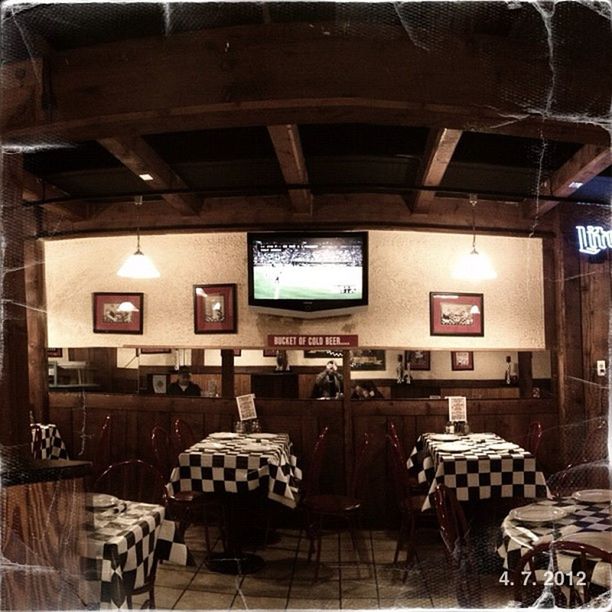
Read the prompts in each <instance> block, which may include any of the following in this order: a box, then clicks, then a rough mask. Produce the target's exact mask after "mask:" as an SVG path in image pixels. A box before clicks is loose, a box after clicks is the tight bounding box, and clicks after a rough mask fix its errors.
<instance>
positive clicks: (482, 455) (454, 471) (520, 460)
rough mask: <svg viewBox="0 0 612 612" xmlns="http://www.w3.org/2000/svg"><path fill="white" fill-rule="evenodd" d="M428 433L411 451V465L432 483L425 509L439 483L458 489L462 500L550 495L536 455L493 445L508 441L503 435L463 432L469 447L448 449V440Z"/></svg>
mask: <svg viewBox="0 0 612 612" xmlns="http://www.w3.org/2000/svg"><path fill="white" fill-rule="evenodd" d="M433 435H435V434H431V433H427V434H423V435H422V436H419V439H418V440H417V442H416V446H415V447H414V448H413V449H412V452H411V453H410V458H409V459H408V469H409V470H412V471H414V472H417V474H418V479H419V482H427V483H430V484H431V486H430V488H429V495H428V496H427V498H426V499H425V503H424V504H423V508H422V510H427V509H428V508H430V507H431V502H430V495H431V494H432V493H433V492H434V491H435V490H436V487H437V486H438V485H439V484H444V485H446V486H447V487H449V488H451V489H454V490H455V493H456V495H457V499H458V500H459V501H475V500H479V499H489V498H492V497H493V498H496V497H526V498H531V497H550V492H549V490H548V487H547V486H546V480H545V478H544V474H542V472H540V471H539V470H538V469H537V467H536V460H535V457H534V456H533V455H532V454H531V453H529V452H528V451H526V450H525V449H523V448H516V449H513V450H504V451H499V450H495V449H493V448H491V446H492V445H494V444H500V443H502V442H505V440H503V439H502V438H500V437H499V436H495V437H494V438H493V437H488V438H486V439H485V438H478V435H477V434H472V435H470V436H461V437H460V441H461V442H462V443H465V444H467V445H468V446H469V447H470V450H469V451H461V452H447V451H443V450H441V446H442V445H443V444H446V443H447V442H444V441H438V440H433V439H432V438H431V436H433Z"/></svg>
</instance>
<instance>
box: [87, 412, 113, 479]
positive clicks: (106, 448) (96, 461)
mask: <svg viewBox="0 0 612 612" xmlns="http://www.w3.org/2000/svg"><path fill="white" fill-rule="evenodd" d="M112 434H113V418H112V417H111V415H110V414H107V415H106V418H105V419H104V423H103V425H102V429H101V430H100V434H99V435H98V442H97V444H96V450H95V451H94V456H93V465H92V474H93V476H94V478H96V477H97V476H99V475H100V474H102V472H103V471H104V470H105V469H106V468H107V467H108V466H109V465H110V464H111V441H112Z"/></svg>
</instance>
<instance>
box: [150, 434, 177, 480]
mask: <svg viewBox="0 0 612 612" xmlns="http://www.w3.org/2000/svg"><path fill="white" fill-rule="evenodd" d="M151 447H152V449H153V456H154V457H155V464H156V467H157V469H158V470H159V471H160V472H161V474H162V476H163V477H164V480H165V481H166V482H167V481H168V480H170V473H171V472H172V468H174V466H175V465H177V463H178V462H177V456H176V453H175V450H174V446H173V445H172V441H171V439H170V434H169V433H168V432H167V431H166V430H165V429H164V428H163V427H160V426H159V425H156V426H155V427H153V429H152V430H151Z"/></svg>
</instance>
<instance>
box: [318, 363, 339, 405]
mask: <svg viewBox="0 0 612 612" xmlns="http://www.w3.org/2000/svg"><path fill="white" fill-rule="evenodd" d="M342 388H343V379H342V374H340V372H338V366H337V365H336V362H335V361H333V360H330V361H328V362H327V365H326V366H325V370H323V372H321V373H319V374H317V377H316V379H315V384H314V388H313V390H312V397H317V398H325V399H334V398H337V397H340V394H341V393H342V390H343V389H342Z"/></svg>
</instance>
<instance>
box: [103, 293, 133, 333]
mask: <svg viewBox="0 0 612 612" xmlns="http://www.w3.org/2000/svg"><path fill="white" fill-rule="evenodd" d="M143 320H144V294H143V293H94V294H93V331H94V334H142V323H143Z"/></svg>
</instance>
